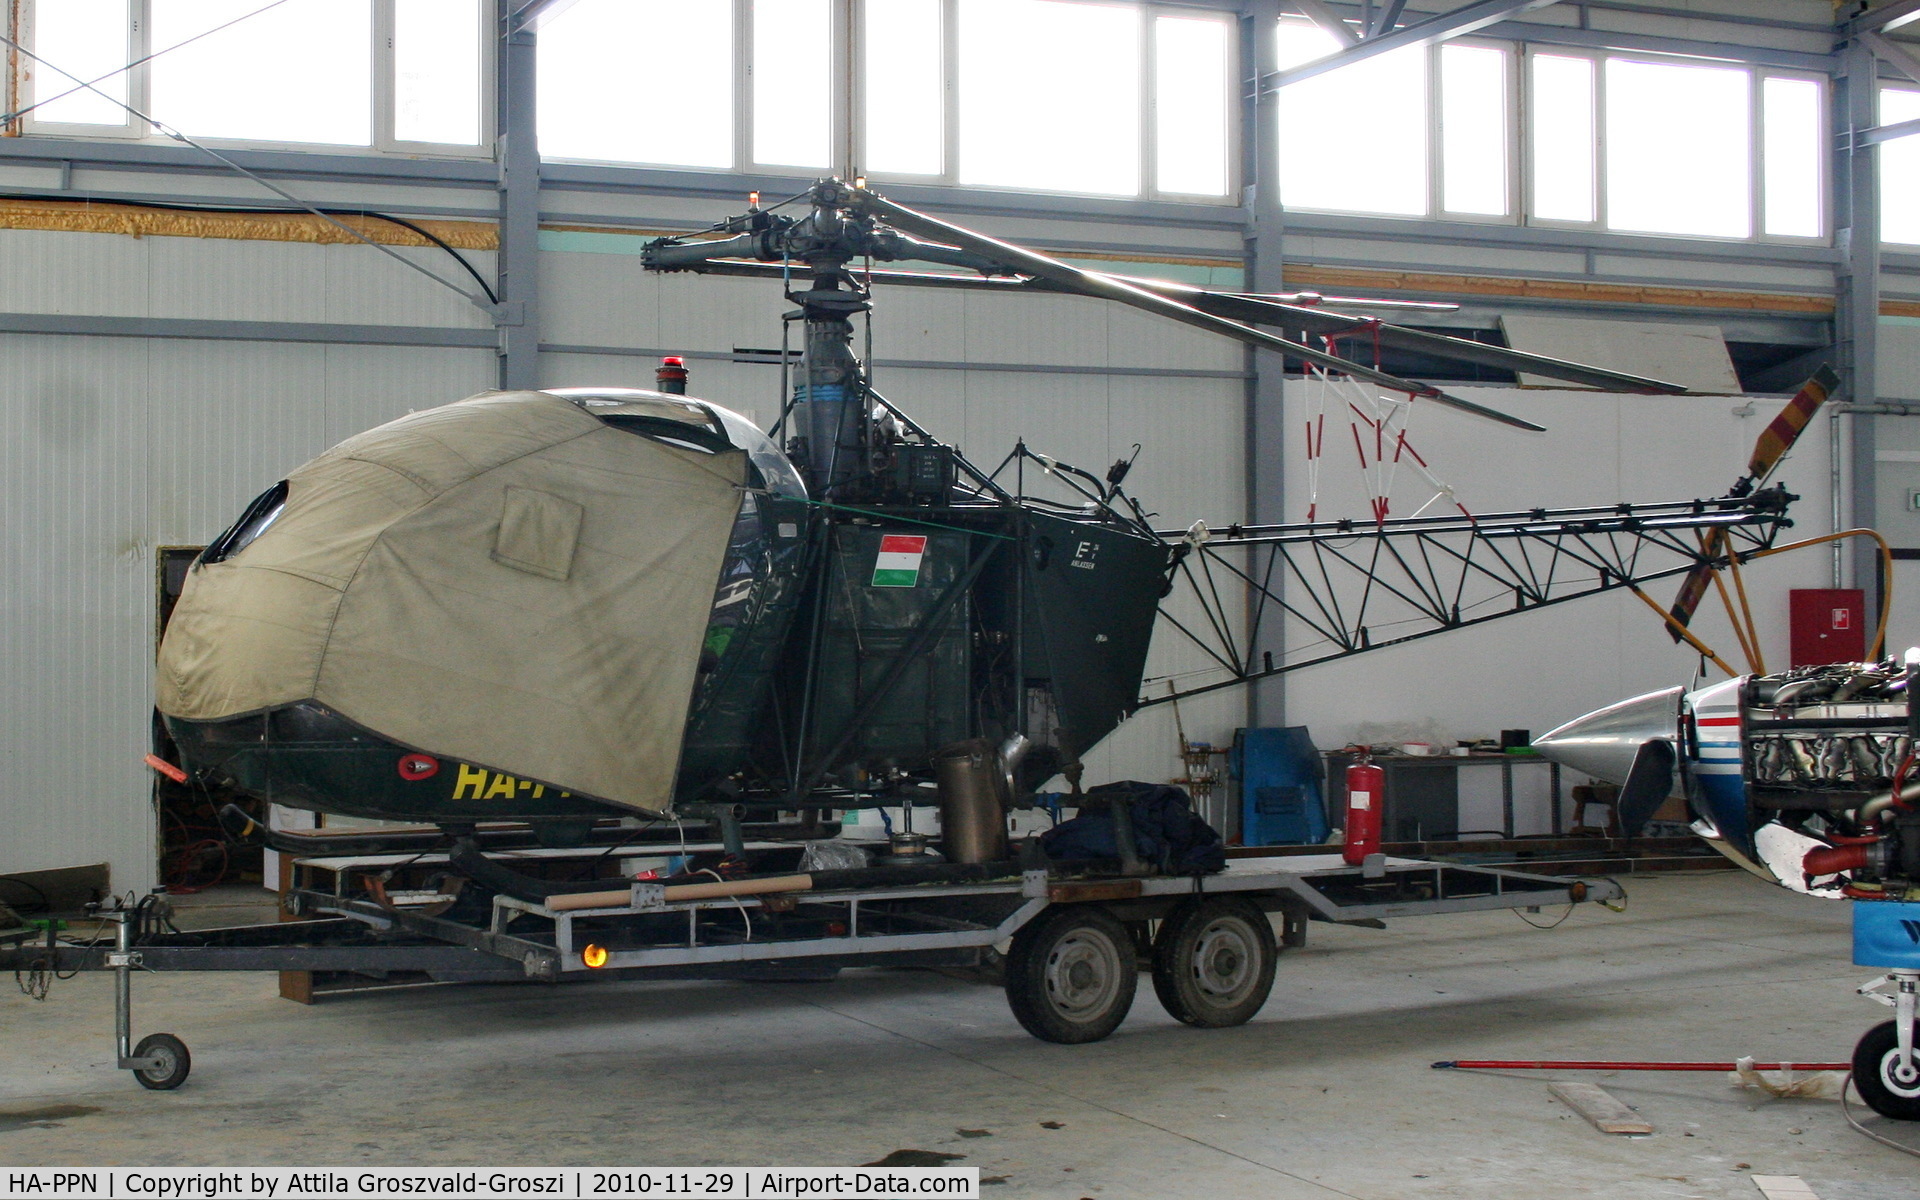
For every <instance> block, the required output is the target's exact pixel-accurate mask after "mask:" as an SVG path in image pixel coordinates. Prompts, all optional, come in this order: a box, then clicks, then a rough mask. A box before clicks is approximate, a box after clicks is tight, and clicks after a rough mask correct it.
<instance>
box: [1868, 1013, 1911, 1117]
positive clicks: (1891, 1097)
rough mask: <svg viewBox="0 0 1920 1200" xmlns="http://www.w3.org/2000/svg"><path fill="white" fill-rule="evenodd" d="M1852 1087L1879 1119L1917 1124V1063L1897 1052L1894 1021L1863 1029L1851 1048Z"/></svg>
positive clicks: (1897, 1044) (1897, 1041) (1896, 1034)
mask: <svg viewBox="0 0 1920 1200" xmlns="http://www.w3.org/2000/svg"><path fill="white" fill-rule="evenodd" d="M1853 1086H1854V1087H1856V1088H1858V1089H1859V1091H1860V1098H1861V1099H1862V1100H1865V1101H1866V1102H1867V1107H1869V1108H1871V1109H1872V1110H1873V1111H1875V1112H1877V1113H1879V1114H1880V1115H1881V1116H1883V1117H1889V1118H1891V1119H1893V1120H1895V1121H1920V1064H1916V1063H1915V1062H1913V1061H1911V1060H1909V1059H1908V1058H1907V1057H1906V1056H1904V1055H1902V1054H1901V1053H1900V1032H1899V1022H1898V1021H1888V1022H1885V1023H1884V1024H1880V1025H1876V1026H1874V1027H1873V1028H1872V1029H1869V1030H1867V1035H1866V1036H1865V1037H1863V1038H1861V1039H1860V1044H1859V1045H1857V1046H1855V1047H1854V1049H1853Z"/></svg>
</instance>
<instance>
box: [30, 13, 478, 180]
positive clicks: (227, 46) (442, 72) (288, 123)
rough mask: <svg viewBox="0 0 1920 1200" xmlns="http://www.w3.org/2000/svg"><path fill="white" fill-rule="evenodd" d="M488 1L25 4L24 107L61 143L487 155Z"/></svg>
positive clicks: (34, 126) (33, 124)
mask: <svg viewBox="0 0 1920 1200" xmlns="http://www.w3.org/2000/svg"><path fill="white" fill-rule="evenodd" d="M491 7H492V6H491V5H490V4H486V3H483V0H281V2H280V3H278V4H266V3H263V2H262V0H58V2H57V3H55V2H53V0H33V2H32V3H30V4H28V5H27V6H26V7H25V8H24V14H23V15H24V17H25V20H24V21H23V22H22V31H23V32H24V33H25V35H26V37H25V45H26V47H27V50H28V51H29V52H30V54H31V55H32V56H33V57H25V56H23V59H24V61H23V65H22V67H21V70H20V73H19V82H20V85H21V86H20V91H21V96H20V99H21V106H20V107H21V110H22V111H23V112H24V114H25V122H24V123H25V125H26V127H27V129H28V130H29V131H31V132H34V133H44V134H53V135H59V136H75V135H79V136H96V137H99V136H106V137H131V138H155V139H157V138H161V137H165V136H166V135H167V131H168V130H178V131H179V132H180V133H183V134H185V135H186V136H188V137H192V138H195V139H210V140H216V141H224V142H229V143H233V142H238V143H244V144H249V145H269V146H283V145H293V146H301V145H312V146H349V147H368V148H378V149H383V150H396V151H404V152H406V153H423V152H424V153H448V154H478V153H483V152H484V151H485V150H486V149H487V147H486V146H485V144H484V143H485V142H486V140H487V137H486V129H485V126H486V120H485V115H486V104H485V101H486V94H485V93H486V88H485V86H484V83H483V81H484V80H485V78H486V77H487V70H486V63H487V61H488V58H489V54H490V49H489V47H490V45H491V42H490V39H488V38H487V37H486V36H485V33H486V30H487V29H488V28H489V27H490V26H489V23H488V10H490V9H491ZM289 47H298V48H299V52H298V53H290V52H289Z"/></svg>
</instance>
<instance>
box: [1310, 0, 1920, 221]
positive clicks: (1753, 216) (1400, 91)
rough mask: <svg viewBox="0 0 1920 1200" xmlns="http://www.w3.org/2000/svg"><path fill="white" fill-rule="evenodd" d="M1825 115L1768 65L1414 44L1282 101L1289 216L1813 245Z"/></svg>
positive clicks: (1801, 80)
mask: <svg viewBox="0 0 1920 1200" xmlns="http://www.w3.org/2000/svg"><path fill="white" fill-rule="evenodd" d="M1276 36H1277V43H1276V49H1277V52H1278V53H1277V61H1278V65H1279V69H1280V70H1281V71H1282V72H1285V71H1287V70H1289V69H1291V68H1294V67H1299V66H1302V65H1304V64H1307V63H1312V62H1317V61H1319V60H1321V59H1324V58H1327V57H1329V56H1331V55H1334V54H1337V53H1339V52H1340V49H1341V46H1340V43H1339V42H1338V41H1337V40H1336V39H1335V38H1334V37H1333V35H1332V34H1330V33H1328V32H1327V31H1326V30H1324V29H1322V28H1321V27H1320V26H1318V25H1316V24H1314V23H1313V22H1311V21H1308V20H1306V19H1304V18H1299V17H1287V18H1283V19H1282V20H1281V21H1280V22H1279V25H1278V30H1277V34H1276ZM1522 67H1524V70H1522V69H1521V68H1522ZM1523 83H1524V86H1522V84H1523ZM1914 94H1916V95H1920V93H1914ZM1826 102H1827V101H1826V84H1825V81H1824V80H1823V79H1822V78H1821V77H1819V76H1817V75H1813V74H1809V73H1804V72H1799V73H1796V72H1793V71H1788V70H1784V69H1776V68H1772V67H1764V68H1763V67H1754V68H1749V67H1743V66H1731V65H1728V64H1726V63H1722V62H1711V63H1710V62H1705V61H1700V60H1682V59H1667V58H1654V57H1651V56H1647V55H1638V54H1634V55H1628V54H1609V53H1606V52H1604V51H1588V50H1578V49H1563V48H1560V47H1552V48H1542V47H1529V48H1527V49H1526V53H1525V56H1524V58H1521V57H1519V55H1518V54H1517V51H1516V48H1515V47H1514V46H1512V45H1510V44H1504V43H1482V42H1476V41H1472V40H1456V41H1451V42H1447V43H1445V44H1443V45H1438V46H1431V47H1415V46H1407V47H1403V48H1401V49H1398V50H1392V51H1388V52H1387V53H1383V54H1376V55H1374V56H1373V57H1371V58H1362V59H1359V60H1357V61H1355V62H1352V63H1348V64H1346V65H1343V66H1339V67H1336V68H1334V69H1332V70H1326V71H1323V72H1322V73H1320V74H1318V75H1310V76H1308V77H1307V78H1304V79H1296V80H1294V81H1293V82H1290V83H1288V84H1286V85H1285V86H1284V87H1282V88H1281V89H1280V90H1279V93H1278V100H1277V103H1276V104H1275V108H1276V110H1277V113H1278V120H1279V122H1280V130H1279V132H1280V143H1281V148H1282V154H1283V160H1282V163H1281V170H1280V189H1281V200H1282V203H1284V204H1285V205H1286V206H1287V207H1288V208H1295V209H1310V210H1319V211H1323V212H1344V213H1364V214H1377V215H1381V216H1402V217H1444V218H1448V219H1455V220H1459V219H1466V220H1482V221H1485V220H1495V221H1509V222H1512V221H1527V222H1547V223H1552V224H1568V225H1583V226H1588V227H1593V228H1602V229H1616V230H1620V231H1622V232H1630V233H1656V234H1671V235H1681V236H1694V237H1717V238H1730V239H1746V240H1752V239H1756V238H1765V239H1777V240H1809V239H1816V238H1821V237H1824V236H1825V234H1826V223H1827V218H1826V214H1825V202H1824V197H1825V194H1826V187H1827V181H1826V167H1825V161H1824V154H1823V135H1822V132H1821V131H1822V130H1823V129H1824V128H1825V127H1826ZM1916 103H1920V102H1916ZM1677 114H1679V115H1677ZM1916 153H1920V151H1916ZM1916 169H1920V168H1916ZM1889 187H1890V190H1889V193H1888V194H1889V195H1905V194H1908V193H1907V192H1903V191H1901V190H1900V189H1899V188H1896V187H1892V186H1891V185H1889ZM1909 207H1910V206H1909Z"/></svg>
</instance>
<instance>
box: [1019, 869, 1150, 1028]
mask: <svg viewBox="0 0 1920 1200" xmlns="http://www.w3.org/2000/svg"><path fill="white" fill-rule="evenodd" d="M1006 971H1007V984H1006V986H1007V1006H1008V1007H1009V1008H1011V1009H1013V1015H1014V1018H1015V1019H1016V1020H1018V1021H1019V1022H1020V1024H1021V1026H1022V1027H1023V1028H1024V1029H1025V1030H1026V1031H1027V1032H1028V1033H1030V1034H1032V1035H1033V1036H1035V1037H1037V1038H1039V1039H1040V1040H1041V1041H1043V1042H1058V1043H1061V1044H1063V1045H1078V1044H1081V1043H1084V1042H1097V1041H1099V1040H1100V1039H1101V1038H1104V1037H1106V1036H1107V1035H1108V1034H1110V1033H1112V1032H1113V1031H1114V1030H1115V1029H1118V1028H1119V1027H1120V1022H1122V1021H1124V1020H1126V1018H1127V1010H1128V1009H1130V1008H1132V1007H1133V994H1134V990H1135V988H1136V986H1137V985H1138V983H1139V978H1140V969H1139V965H1138V964H1137V962H1136V961H1135V958H1134V948H1133V938H1132V937H1131V936H1130V935H1129V934H1128V933H1127V927H1126V926H1125V925H1122V924H1121V923H1120V922H1119V921H1118V920H1116V919H1115V918H1114V917H1113V915H1112V914H1111V913H1109V912H1107V911H1106V910H1105V909H1103V908H1098V907H1095V906H1093V905H1090V904H1063V905H1060V906H1058V907H1056V908H1054V909H1053V910H1052V911H1050V912H1048V913H1046V914H1045V915H1043V916H1041V917H1040V918H1039V919H1038V920H1036V921H1034V922H1033V923H1032V924H1030V925H1028V926H1026V928H1024V929H1022V930H1021V931H1020V932H1019V933H1016V934H1014V936H1013V948H1012V949H1011V950H1010V951H1009V952H1008V954H1007V968H1006Z"/></svg>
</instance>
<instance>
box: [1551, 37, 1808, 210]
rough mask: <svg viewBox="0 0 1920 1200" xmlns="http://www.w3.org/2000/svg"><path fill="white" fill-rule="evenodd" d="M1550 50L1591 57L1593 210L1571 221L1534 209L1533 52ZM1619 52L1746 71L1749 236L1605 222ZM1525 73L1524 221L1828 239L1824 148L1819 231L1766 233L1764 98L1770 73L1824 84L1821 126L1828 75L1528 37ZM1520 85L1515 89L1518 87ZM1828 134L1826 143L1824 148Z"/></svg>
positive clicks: (1641, 59)
mask: <svg viewBox="0 0 1920 1200" xmlns="http://www.w3.org/2000/svg"><path fill="white" fill-rule="evenodd" d="M1535 55H1545V56H1547V57H1549V58H1584V59H1586V60H1588V61H1589V62H1591V63H1592V64H1593V191H1594V195H1593V215H1594V219H1593V220H1591V221H1568V220H1562V219H1557V218H1547V217H1539V216H1535V215H1534V213H1533V187H1532V184H1533V178H1534V164H1533V113H1534V111H1535V109H1534V96H1533V58H1534V56H1535ZM1609 59H1619V60H1621V61H1624V62H1636V63H1653V64H1657V65H1663V66H1664V65H1672V66H1682V67H1720V68H1723V69H1727V70H1743V71H1745V72H1746V73H1747V82H1748V89H1747V136H1748V138H1749V139H1750V140H1749V150H1748V155H1747V173H1748V180H1747V203H1748V205H1749V220H1750V222H1751V232H1749V233H1748V234H1747V236H1745V237H1716V236H1713V235H1711V234H1699V233H1646V232H1642V231H1639V230H1624V229H1613V228H1611V227H1610V226H1608V224H1607V177H1608V173H1609V172H1608V163H1607V70H1606V66H1607V62H1608V60H1609ZM1522 65H1523V69H1524V72H1525V78H1524V79H1523V80H1522V81H1521V87H1522V88H1524V90H1525V97H1524V100H1523V101H1522V105H1521V118H1520V119H1521V136H1522V138H1523V140H1522V141H1521V142H1520V143H1519V147H1520V151H1521V154H1520V160H1519V171H1518V173H1519V174H1520V175H1521V177H1522V178H1523V179H1524V181H1525V186H1523V187H1522V188H1521V190H1520V199H1521V202H1522V203H1523V204H1524V205H1525V207H1524V208H1523V209H1522V210H1521V211H1522V213H1523V214H1524V223H1525V224H1527V225H1535V226H1539V227H1541V228H1545V229H1591V230H1595V231H1597V232H1601V233H1617V234H1620V235H1621V236H1623V237H1661V238H1685V239H1687V240H1689V241H1706V242H1737V243H1750V242H1751V243H1760V244H1766V245H1776V246H1782V245H1784V246H1824V245H1828V244H1830V243H1831V241H1832V238H1833V213H1832V211H1831V208H1832V205H1831V204H1830V202H1829V196H1830V194H1831V172H1832V164H1831V158H1830V156H1829V155H1827V154H1825V153H1821V154H1818V155H1817V156H1816V158H1817V160H1818V162H1819V169H1820V179H1819V182H1818V187H1819V193H1818V194H1819V197H1820V230H1819V232H1818V233H1816V234H1813V235H1810V236H1801V235H1792V234H1779V233H1768V232H1766V227H1767V225H1766V212H1767V210H1766V203H1767V197H1766V188H1767V176H1766V108H1765V105H1764V102H1763V96H1764V94H1765V87H1766V80H1768V79H1771V78H1777V79H1793V80H1806V81H1809V82H1812V83H1814V84H1815V85H1817V86H1818V87H1819V89H1820V115H1819V124H1818V125H1817V128H1819V129H1821V130H1825V129H1828V128H1830V122H1831V119H1832V118H1831V113H1832V104H1833V88H1832V86H1831V85H1832V81H1831V80H1829V79H1828V78H1827V77H1826V76H1824V75H1821V74H1819V73H1817V72H1812V71H1793V70H1786V69H1783V68H1777V67H1767V66H1761V65H1759V64H1755V63H1743V62H1733V61H1727V60H1721V59H1702V58H1689V57H1685V56H1681V55H1672V54H1643V53H1640V52H1638V51H1624V50H1602V49H1586V48H1584V47H1571V46H1548V45H1540V44H1537V43H1529V44H1528V45H1527V46H1526V47H1525V54H1524V56H1523V64H1522ZM1518 90H1519V89H1516V91H1518ZM1824 144H1825V142H1824V139H1823V141H1822V146H1823V147H1824Z"/></svg>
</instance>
